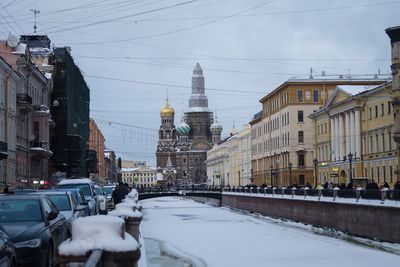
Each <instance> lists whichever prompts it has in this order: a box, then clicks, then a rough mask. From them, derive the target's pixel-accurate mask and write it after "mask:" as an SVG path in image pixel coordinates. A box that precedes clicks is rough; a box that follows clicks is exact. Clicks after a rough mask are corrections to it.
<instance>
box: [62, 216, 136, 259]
mask: <svg viewBox="0 0 400 267" xmlns="http://www.w3.org/2000/svg"><path fill="white" fill-rule="evenodd" d="M123 225H124V220H123V219H121V218H118V217H115V216H104V215H97V216H90V217H81V218H78V219H76V220H75V221H73V222H72V238H70V239H68V240H66V241H64V242H63V243H61V245H60V246H59V247H58V251H59V253H60V255H73V256H83V255H85V254H86V253H88V252H89V251H92V250H95V249H101V250H105V251H111V252H126V251H133V250H137V249H138V243H137V241H136V240H135V239H134V238H133V237H132V236H131V235H129V234H128V233H125V232H122V231H124V227H123ZM122 236H124V238H123V237H122Z"/></svg>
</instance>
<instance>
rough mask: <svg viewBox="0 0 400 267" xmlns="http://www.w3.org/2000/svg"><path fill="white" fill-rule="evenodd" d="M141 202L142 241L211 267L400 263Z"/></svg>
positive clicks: (268, 225)
mask: <svg viewBox="0 0 400 267" xmlns="http://www.w3.org/2000/svg"><path fill="white" fill-rule="evenodd" d="M141 204H142V206H143V208H144V211H143V212H144V219H143V221H142V224H141V230H142V235H143V236H144V237H145V238H154V239H158V240H162V241H166V243H167V244H172V245H173V247H175V248H171V249H172V250H174V249H176V250H178V251H182V252H184V253H188V254H191V255H193V256H195V257H197V258H199V259H202V260H203V261H204V262H205V263H206V264H207V266H209V267H222V266H230V267H235V266H238V267H239V266H240V267H243V266H250V267H253V266H305V267H314V266H315V267H317V266H318V267H320V266H324V267H337V266H341V267H345V266H349V267H350V266H351V267H355V266H363V267H367V266H372V267H376V266H398V264H399V262H400V256H397V255H394V254H391V253H387V252H383V251H380V250H376V249H371V248H368V247H363V246H359V245H355V244H352V243H350V242H346V241H342V240H339V239H335V238H329V237H325V236H321V235H317V234H313V233H311V232H309V231H306V230H303V229H301V228H300V229H299V228H297V227H293V226H292V225H293V224H286V223H279V222H278V221H276V220H269V219H266V218H263V217H257V216H252V215H246V214H242V213H239V212H235V211H231V210H230V209H227V208H219V207H212V206H209V205H205V204H200V203H197V202H194V201H191V200H183V199H179V198H173V197H167V198H156V199H149V200H143V201H141ZM332 219H334V218H332ZM377 227H379V226H378V225H377ZM149 267H151V265H150V266H149Z"/></svg>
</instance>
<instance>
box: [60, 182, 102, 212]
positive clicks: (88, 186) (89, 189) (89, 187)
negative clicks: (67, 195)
mask: <svg viewBox="0 0 400 267" xmlns="http://www.w3.org/2000/svg"><path fill="white" fill-rule="evenodd" d="M57 188H64V189H65V188H77V189H80V190H81V191H82V193H83V194H84V195H85V199H86V200H87V201H88V203H89V210H90V215H96V214H98V213H99V200H98V197H97V194H96V190H95V189H94V183H93V181H92V180H90V179H89V178H79V179H78V178H74V179H65V180H62V181H61V182H59V183H58V185H57Z"/></svg>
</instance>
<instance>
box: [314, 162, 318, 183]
mask: <svg viewBox="0 0 400 267" xmlns="http://www.w3.org/2000/svg"><path fill="white" fill-rule="evenodd" d="M313 162H314V172H315V174H314V179H315V187H317V183H318V175H317V165H318V160H317V159H314V160H313Z"/></svg>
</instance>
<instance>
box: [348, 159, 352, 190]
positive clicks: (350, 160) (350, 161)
mask: <svg viewBox="0 0 400 267" xmlns="http://www.w3.org/2000/svg"><path fill="white" fill-rule="evenodd" d="M347 158H348V159H349V164H350V183H351V187H353V166H352V165H351V163H352V162H353V154H351V152H350V153H349V154H348V155H347Z"/></svg>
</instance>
